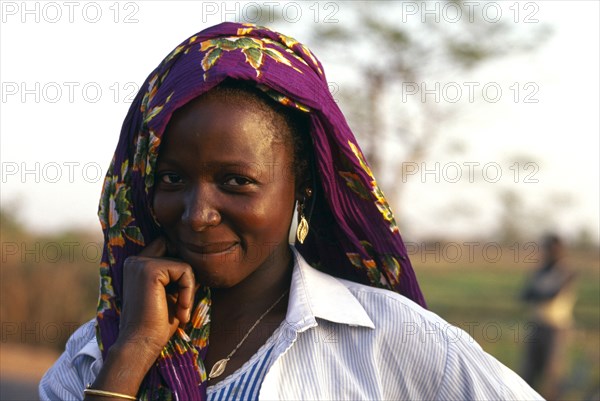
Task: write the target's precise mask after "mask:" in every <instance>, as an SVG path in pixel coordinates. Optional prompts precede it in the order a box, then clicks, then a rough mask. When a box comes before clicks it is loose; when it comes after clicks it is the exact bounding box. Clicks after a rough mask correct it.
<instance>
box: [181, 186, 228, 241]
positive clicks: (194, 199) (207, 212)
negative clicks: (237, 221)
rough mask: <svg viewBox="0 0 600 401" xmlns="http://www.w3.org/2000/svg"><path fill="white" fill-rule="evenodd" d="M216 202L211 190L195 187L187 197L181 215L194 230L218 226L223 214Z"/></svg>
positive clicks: (184, 221)
mask: <svg viewBox="0 0 600 401" xmlns="http://www.w3.org/2000/svg"><path fill="white" fill-rule="evenodd" d="M214 205H215V202H214V200H213V196H211V194H210V190H208V189H205V190H201V189H195V190H194V191H191V192H190V193H189V195H188V196H187V197H186V202H185V210H184V212H183V216H182V217H181V218H182V220H183V223H184V224H186V225H189V226H190V227H191V229H192V230H193V231H204V230H205V229H206V228H208V227H214V226H217V225H218V224H219V223H220V222H221V215H220V213H219V211H218V210H217V208H216V207H215V206H214Z"/></svg>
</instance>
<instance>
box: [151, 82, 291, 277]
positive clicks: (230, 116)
mask: <svg viewBox="0 0 600 401" xmlns="http://www.w3.org/2000/svg"><path fill="white" fill-rule="evenodd" d="M284 138H291V132H290V127H289V126H288V124H287V123H286V122H285V119H284V118H283V117H282V116H280V115H278V114H276V113H275V112H274V111H272V110H270V109H268V106H266V105H262V107H260V106H257V105H256V102H255V101H252V99H250V100H248V98H247V95H244V94H243V93H242V94H235V95H233V96H232V95H231V94H228V95H222V94H220V93H219V92H217V93H216V94H214V93H209V94H208V95H206V96H202V97H200V98H198V99H195V100H194V101H192V102H190V103H189V104H187V105H185V106H184V107H183V108H181V109H180V110H178V111H177V112H176V113H175V114H174V115H173V117H172V118H171V121H170V122H169V125H168V127H167V129H166V131H165V134H164V137H163V143H162V145H161V149H160V154H159V159H158V166H157V173H156V174H157V176H156V180H155V182H156V188H155V194H154V211H155V214H156V218H157V220H158V222H159V223H160V225H161V226H162V228H163V231H164V233H165V235H166V237H167V239H168V242H169V245H170V248H171V253H173V255H171V256H175V257H178V258H180V259H182V260H183V261H185V262H187V263H189V264H190V265H191V266H192V268H193V270H194V273H195V275H196V279H197V281H199V282H201V283H202V284H204V285H208V286H210V287H217V288H229V287H232V286H234V285H236V284H238V283H240V282H242V281H243V280H245V279H246V278H247V277H249V276H250V275H251V274H252V273H253V272H255V271H257V270H258V269H270V268H279V267H281V265H282V264H285V263H287V260H286V257H285V256H284V255H289V254H288V252H289V251H288V250H287V247H288V232H289V228H290V224H291V220H292V216H293V209H294V202H295V178H294V174H293V169H292V168H290V167H291V166H292V164H293V145H292V141H291V139H290V140H284Z"/></svg>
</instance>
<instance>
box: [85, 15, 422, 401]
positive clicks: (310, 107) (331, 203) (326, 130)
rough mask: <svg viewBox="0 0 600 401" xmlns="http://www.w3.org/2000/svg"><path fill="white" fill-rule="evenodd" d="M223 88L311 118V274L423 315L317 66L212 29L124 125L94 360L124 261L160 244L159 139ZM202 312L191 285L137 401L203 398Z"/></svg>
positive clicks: (265, 39) (283, 40) (273, 36)
mask: <svg viewBox="0 0 600 401" xmlns="http://www.w3.org/2000/svg"><path fill="white" fill-rule="evenodd" d="M225 79H236V80H244V81H250V82H253V83H254V84H255V85H256V87H257V88H258V89H260V90H262V91H264V92H265V93H266V94H267V95H269V96H270V97H271V98H273V99H274V100H275V101H277V102H279V103H281V104H283V105H284V106H287V107H293V108H296V109H298V110H301V111H303V112H306V113H307V114H308V116H309V119H310V134H311V137H312V143H313V152H314V161H315V166H314V167H315V171H316V173H317V176H318V179H317V180H316V183H317V185H318V189H319V192H318V195H315V200H314V213H313V214H312V216H311V220H310V224H311V230H310V232H309V234H308V237H307V238H306V240H305V242H304V244H298V243H296V248H297V249H298V250H299V252H300V253H301V254H302V255H303V256H304V257H305V258H306V259H307V261H309V263H311V264H312V265H313V266H315V267H317V268H319V269H321V270H324V271H326V272H329V273H331V274H338V275H339V274H349V275H350V276H352V277H353V279H355V280H356V281H359V282H362V283H365V284H368V285H373V286H379V287H384V288H388V289H390V290H393V291H397V292H399V293H401V294H403V295H405V296H407V297H408V298H411V299H412V300H414V301H415V302H417V303H420V304H421V305H424V300H423V297H422V295H421V292H420V289H419V287H418V284H417V281H416V278H415V275H414V272H413V270H412V267H411V265H410V261H409V260H408V257H407V253H406V248H405V247H404V244H403V242H402V239H401V237H400V234H399V231H398V227H397V225H396V222H395V220H394V216H393V214H392V211H391V209H390V207H389V205H388V203H387V202H386V200H385V197H384V196H383V193H382V192H381V190H380V189H379V187H378V185H377V182H376V180H375V178H374V177H373V173H372V172H371V170H370V168H369V166H368V164H367V162H366V160H365V159H364V157H363V155H362V152H361V151H360V149H359V147H358V145H357V144H356V139H355V138H354V135H353V134H352V132H351V130H350V128H349V127H348V124H347V123H346V120H345V118H344V116H343V114H342V112H341V111H340V110H339V108H338V106H337V103H336V102H335V100H334V99H333V97H332V96H331V94H330V93H329V90H328V85H327V79H326V77H325V74H324V73H323V68H322V66H321V63H320V62H319V61H318V60H317V58H316V57H315V56H314V55H313V54H312V52H311V51H310V50H309V49H308V48H307V47H305V46H304V45H302V44H301V43H300V42H298V41H297V40H295V39H293V38H290V37H288V36H284V35H282V34H279V33H277V32H274V31H271V30H269V29H267V28H264V27H258V26H254V25H251V24H238V23H222V24H219V25H216V26H214V27H211V28H208V29H206V30H204V31H202V32H199V33H197V34H196V35H193V36H192V37H190V38H188V39H186V40H185V41H184V42H183V43H181V44H180V45H179V46H177V47H176V48H175V49H174V50H173V51H172V52H171V53H170V54H169V55H168V56H167V57H166V58H165V59H164V60H163V61H162V62H161V64H160V65H159V66H158V67H157V68H156V69H155V70H154V71H153V72H152V73H151V74H150V76H149V77H148V78H147V79H146V81H145V83H144V84H143V86H142V88H141V90H140V92H139V93H138V95H137V96H136V98H135V100H134V102H133V103H132V105H131V107H130V109H129V112H128V114H127V117H126V118H125V121H124V123H123V127H122V130H121V135H120V137H119V143H118V145H117V149H116V151H115V155H114V157H113V159H112V161H111V164H110V167H109V170H108V172H107V175H106V178H105V180H104V186H103V190H102V195H101V200H100V205H99V211H98V214H99V218H100V222H101V224H102V230H103V232H104V250H103V255H102V261H101V265H100V279H101V280H100V283H101V285H100V297H99V301H98V311H97V325H96V328H97V338H98V343H99V345H100V349H101V350H102V353H103V356H104V357H106V354H107V352H108V350H109V349H110V347H111V346H112V345H113V344H114V343H115V341H116V339H117V337H118V333H119V316H120V310H121V302H122V291H123V264H124V262H125V259H126V258H127V257H128V256H131V255H136V254H138V253H139V252H140V251H141V250H142V249H143V247H144V246H145V245H146V244H148V243H150V242H151V241H152V240H153V239H155V238H156V237H157V236H159V235H160V234H161V228H160V225H159V223H158V222H157V221H156V218H155V216H154V211H153V210H152V198H153V188H154V172H155V167H156V162H157V158H158V154H159V152H160V145H161V138H162V135H163V134H164V132H165V129H166V126H167V124H168V122H169V120H170V118H171V116H172V115H173V113H174V112H175V111H176V110H177V109H179V108H181V107H182V106H183V105H185V104H186V103H188V102H189V101H191V100H192V99H194V98H196V97H198V96H200V95H202V94H203V93H206V92H208V91H210V90H211V89H212V88H214V87H215V86H217V85H218V84H219V83H221V82H222V81H223V80H225ZM315 189H317V188H315ZM200 284H201V283H200ZM210 308H211V300H210V288H207V287H202V286H201V287H200V289H199V290H198V291H197V293H196V295H195V304H194V309H193V313H192V319H191V321H190V322H189V323H188V324H187V326H186V327H185V328H184V329H183V332H178V333H176V334H175V335H174V336H173V337H172V338H171V339H170V340H169V342H168V343H167V344H166V346H165V348H164V349H163V350H162V352H161V354H160V355H159V356H158V358H157V360H156V362H155V364H154V365H153V366H152V368H151V369H150V371H149V372H148V374H147V376H146V378H145V379H144V382H143V383H142V385H141V387H140V389H139V392H138V398H139V399H141V400H158V399H160V400H205V399H206V386H207V381H206V369H205V366H204V362H203V361H204V357H205V356H206V351H207V347H208V346H209V332H210Z"/></svg>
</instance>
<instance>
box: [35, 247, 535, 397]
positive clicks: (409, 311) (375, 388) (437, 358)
mask: <svg viewBox="0 0 600 401" xmlns="http://www.w3.org/2000/svg"><path fill="white" fill-rule="evenodd" d="M294 254H295V255H296V263H295V265H294V272H293V275H292V283H291V287H290V297H289V304H288V311H287V315H286V318H285V321H284V322H283V323H282V326H281V327H280V329H278V330H280V333H279V335H277V336H276V338H275V341H274V345H273V348H272V351H271V355H270V359H271V361H272V364H271V366H270V368H268V369H265V371H264V373H263V374H264V379H263V382H262V384H260V383H259V384H258V385H259V386H260V389H259V397H258V399H259V400H540V399H542V397H541V396H540V395H539V394H537V393H536V392H535V391H534V390H533V389H531V388H530V387H529V386H528V385H527V384H526V383H525V382H524V381H523V380H522V379H521V378H520V377H519V376H517V375H516V374H515V373H514V372H512V371H511V370H510V369H508V368H507V367H506V366H504V365H502V364H501V363H500V362H498V361H497V360H496V359H495V358H493V357H492V356H491V355H489V354H487V353H486V352H484V351H483V350H482V349H481V347H480V346H479V345H478V344H477V343H476V342H475V340H473V338H472V337H470V336H469V335H468V334H467V333H466V332H464V331H462V330H460V329H458V328H456V327H454V326H452V325H450V324H449V323H447V322H446V321H444V320H443V319H441V318H440V317H439V316H437V315H435V314H434V313H432V312H429V311H427V310H425V309H423V308H421V307H420V306H418V305H417V304H415V303H414V302H412V301H410V300H408V299H407V298H405V297H403V296H401V295H398V294H396V293H393V292H391V291H386V290H382V289H377V288H372V287H368V286H364V285H361V284H356V283H353V282H349V281H345V280H340V279H337V278H334V277H332V276H329V275H327V274H324V273H321V272H319V271H317V270H315V269H313V268H312V267H310V266H309V265H308V264H307V263H306V262H305V261H304V259H303V258H302V257H301V256H300V255H299V254H297V252H296V251H295V250H294ZM101 364H102V358H101V354H100V351H99V349H98V345H97V343H96V339H95V332H94V323H93V321H91V322H89V323H87V324H85V325H84V326H82V327H81V328H80V329H79V330H78V331H76V332H75V333H74V334H73V336H72V337H71V339H70V340H69V342H68V343H67V349H66V351H65V353H64V354H63V355H62V356H61V357H60V359H59V360H58V361H57V362H56V364H55V365H54V366H53V367H52V368H51V369H50V370H49V371H48V372H47V373H46V375H45V376H44V378H43V379H42V381H41V383H40V398H41V399H42V400H55V399H64V400H66V399H69V400H81V399H82V398H83V389H84V387H85V386H86V384H87V383H91V382H93V381H94V379H95V377H96V375H97V374H98V371H99V370H100V367H101ZM259 376H260V377H263V375H262V374H261V375H259ZM257 377H258V376H257ZM226 380H227V379H226ZM217 386H218V384H217ZM215 387H216V386H215ZM257 387H258V386H257ZM239 399H245V398H239Z"/></svg>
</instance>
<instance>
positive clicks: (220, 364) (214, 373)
mask: <svg viewBox="0 0 600 401" xmlns="http://www.w3.org/2000/svg"><path fill="white" fill-rule="evenodd" d="M288 291H289V290H285V291H284V293H283V294H281V296H280V297H279V298H277V300H276V301H275V302H274V303H273V305H271V306H269V309H267V310H266V311H265V312H264V313H263V314H262V315H260V317H259V318H258V319H257V320H256V322H254V324H253V325H252V327H250V329H249V330H248V331H247V332H246V334H245V335H244V337H243V338H242V340H241V341H240V342H239V343H238V344H237V345H236V346H235V348H234V349H233V351H231V352H230V353H229V355H227V357H225V358H224V359H221V360H219V361H217V362H215V364H214V365H213V367H212V369H211V370H210V373H209V374H208V380H210V379H214V378H215V377H219V376H221V375H222V374H223V372H225V367H226V366H227V362H229V360H230V359H231V357H232V356H233V354H235V353H236V352H237V350H238V349H240V347H241V346H242V344H243V343H244V341H246V339H247V338H248V336H249V335H250V333H252V331H253V330H254V329H255V328H256V326H258V324H259V323H260V321H261V320H262V319H263V318H264V317H265V316H267V315H268V314H269V312H271V310H273V308H274V307H275V306H276V305H277V304H278V303H279V302H280V301H281V300H282V299H283V297H285V296H286V294H287V293H288Z"/></svg>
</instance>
